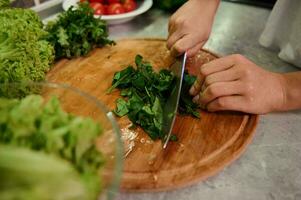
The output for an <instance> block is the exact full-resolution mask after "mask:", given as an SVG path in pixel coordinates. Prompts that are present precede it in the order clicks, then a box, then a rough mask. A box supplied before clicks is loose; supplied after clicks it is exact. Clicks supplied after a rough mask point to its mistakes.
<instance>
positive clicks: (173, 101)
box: [162, 52, 187, 149]
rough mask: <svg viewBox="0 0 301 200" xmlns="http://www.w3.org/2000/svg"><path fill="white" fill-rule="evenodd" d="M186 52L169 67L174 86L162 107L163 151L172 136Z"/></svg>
mask: <svg viewBox="0 0 301 200" xmlns="http://www.w3.org/2000/svg"><path fill="white" fill-rule="evenodd" d="M186 57H187V56H186V52H185V53H184V54H183V55H182V56H180V57H179V58H177V59H176V62H175V63H174V64H173V65H172V66H171V67H170V70H171V71H172V73H173V74H174V76H175V80H176V86H175V87H174V88H173V90H172V92H171V94H170V96H169V97H168V99H167V101H166V104H165V106H164V107H163V125H162V131H163V133H165V135H166V137H165V138H164V144H163V148H164V149H165V148H166V146H167V144H168V141H169V139H170V136H171V134H172V128H173V125H174V123H175V119H176V115H177V110H178V105H179V100H180V94H181V89H182V82H183V78H184V70H185V64H186Z"/></svg>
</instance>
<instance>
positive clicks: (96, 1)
mask: <svg viewBox="0 0 301 200" xmlns="http://www.w3.org/2000/svg"><path fill="white" fill-rule="evenodd" d="M89 2H90V3H104V0H89Z"/></svg>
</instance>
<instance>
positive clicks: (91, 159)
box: [0, 95, 104, 199]
mask: <svg viewBox="0 0 301 200" xmlns="http://www.w3.org/2000/svg"><path fill="white" fill-rule="evenodd" d="M101 132H102V129H101V126H100V124H98V123H96V122H94V121H93V120H92V119H90V118H82V117H76V116H73V115H71V114H69V113H66V112H65V111H63V110H62V108H61V107H60V104H59V100H58V99H57V98H56V97H52V98H51V99H50V100H49V101H48V102H46V103H44V100H43V98H42V97H41V96H38V95H29V96H27V97H25V98H23V99H21V100H18V99H7V98H0V144H2V145H8V146H12V147H18V148H19V147H23V148H26V149H30V150H33V151H38V152H44V153H46V154H50V155H53V156H56V157H58V158H60V159H62V160H65V162H66V161H67V162H68V163H69V164H72V166H73V167H74V169H75V170H76V171H77V173H79V174H80V177H81V180H82V181H83V184H85V187H86V190H87V191H88V192H87V194H89V195H91V196H90V197H89V198H88V199H96V195H97V194H98V193H99V190H100V182H99V178H98V176H97V174H98V170H99V169H100V167H101V166H103V164H104V158H103V156H102V154H101V153H100V152H99V151H97V150H96V147H95V144H94V142H95V139H96V137H98V136H99V135H100V134H101ZM46 154H45V155H46ZM23 159H26V158H20V160H18V159H17V158H16V159H14V161H15V165H20V166H22V165H23V164H24V163H23V162H21V161H22V160H23ZM37 159H38V158H37ZM41 159H42V158H41ZM45 160H47V159H46V158H45ZM29 161H30V162H31V160H30V159H29V160H28V162H29ZM49 162H51V161H49ZM34 163H35V162H33V163H32V164H34ZM47 163H48V162H45V163H41V164H40V165H39V166H41V168H43V167H46V169H45V170H46V171H47V170H49V169H48V168H47V166H43V164H45V165H46V164H47ZM3 164H5V162H4V163H1V164H0V176H3V174H2V171H1V170H3V168H1V167H3V166H1V165H3ZM27 164H28V163H27ZM58 165H60V164H59V163H58ZM55 166H56V165H55V162H54V168H53V169H52V170H55V169H56V168H55ZM26 167H28V168H30V165H29V164H28V165H26ZM31 167H32V170H33V171H32V172H30V173H31V174H34V173H35V170H34V169H36V167H35V165H32V166H31ZM66 168H67V167H66ZM14 169H17V168H14ZM14 169H12V170H14ZM60 169H61V168H60ZM60 169H58V170H60ZM26 170H29V169H26ZM66 170H67V169H66ZM41 172H42V173H44V172H43V170H42V169H41ZM53 172H55V171H53ZM53 172H51V174H53ZM37 173H39V172H37ZM45 173H50V172H49V171H47V172H45ZM58 173H60V174H62V173H61V171H58ZM37 175H39V174H37ZM11 176H13V175H11ZM20 176H21V175H20ZM24 176H27V174H24ZM35 177H36V176H35ZM62 177H63V175H62ZM19 178H21V179H22V177H18V176H17V174H16V177H15V179H14V180H16V181H17V180H18V179H19ZM57 178H58V177H57ZM66 178H67V177H66ZM37 179H38V178H37ZM62 179H64V178H62ZM1 180H3V179H1ZM71 180H72V179H71ZM29 181H30V180H29ZM32 181H34V180H32ZM46 181H47V180H46ZM5 182H6V181H2V184H0V186H1V187H0V194H1V192H3V191H2V190H3V188H4V187H6V186H7V187H9V185H7V184H8V183H7V184H5ZM59 183H60V182H57V183H56V184H59ZM52 184H53V183H52ZM62 184H64V182H62ZM32 186H33V187H34V185H32ZM49 187H50V188H51V187H54V186H51V185H49ZM24 189H28V188H26V187H25V188H24ZM20 190H21V193H22V189H20ZM32 192H33V193H35V192H38V191H32ZM19 194H20V193H19ZM45 195H47V193H46V194H45ZM91 197H92V198H91ZM40 199H44V198H40ZM45 199H48V196H46V197H45ZM78 199H80V198H78Z"/></svg>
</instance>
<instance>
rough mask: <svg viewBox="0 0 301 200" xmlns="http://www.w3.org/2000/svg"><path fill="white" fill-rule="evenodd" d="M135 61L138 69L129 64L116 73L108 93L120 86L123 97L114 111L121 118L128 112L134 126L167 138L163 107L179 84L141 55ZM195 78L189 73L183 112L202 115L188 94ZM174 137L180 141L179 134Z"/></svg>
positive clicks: (154, 137)
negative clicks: (163, 122) (154, 67)
mask: <svg viewBox="0 0 301 200" xmlns="http://www.w3.org/2000/svg"><path fill="white" fill-rule="evenodd" d="M135 64H136V68H134V67H133V66H128V67H127V68H126V69H124V70H122V71H119V72H116V73H115V75H114V77H113V82H112V87H110V88H109V89H108V91H107V92H108V93H110V92H112V91H113V90H114V89H115V88H118V89H120V90H121V93H120V95H121V96H122V97H123V98H118V99H117V101H116V109H115V110H114V113H115V114H116V115H117V116H119V117H123V116H125V115H127V116H128V118H129V119H130V120H131V122H132V123H133V124H134V125H139V126H141V127H142V128H143V129H144V131H145V132H146V133H148V135H149V136H150V137H151V138H152V139H153V140H155V139H164V138H165V134H164V133H163V132H162V121H163V106H164V105H165V103H166V100H167V98H168V97H169V96H170V92H171V91H172V90H173V88H174V87H175V85H176V84H175V76H174V75H173V74H172V73H171V72H170V71H169V70H167V69H162V70H160V71H159V72H158V73H156V72H155V71H154V70H153V68H152V66H151V64H150V63H149V62H146V61H144V60H143V58H142V56H140V55H137V56H136V58H135ZM194 81H195V77H194V76H190V75H188V74H187V73H186V74H185V78H184V81H183V90H182V92H181V98H180V105H179V111H180V113H182V114H191V115H193V116H195V117H199V112H198V111H197V109H198V105H197V104H195V103H193V102H192V97H191V96H190V95H189V93H188V90H189V88H190V86H191V85H192V84H193V83H194ZM172 138H174V139H175V140H176V138H175V137H172Z"/></svg>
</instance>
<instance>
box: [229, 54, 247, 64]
mask: <svg viewBox="0 0 301 200" xmlns="http://www.w3.org/2000/svg"><path fill="white" fill-rule="evenodd" d="M232 59H233V61H234V62H236V63H240V62H242V61H243V60H244V57H243V56H242V55H240V54H233V55H232Z"/></svg>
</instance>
